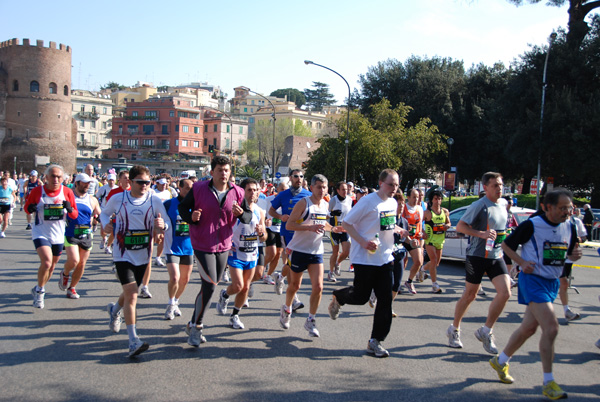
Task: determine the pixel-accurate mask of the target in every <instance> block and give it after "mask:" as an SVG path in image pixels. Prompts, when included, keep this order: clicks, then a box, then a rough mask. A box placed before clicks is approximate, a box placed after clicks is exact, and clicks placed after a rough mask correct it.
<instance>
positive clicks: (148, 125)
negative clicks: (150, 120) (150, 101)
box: [142, 124, 154, 134]
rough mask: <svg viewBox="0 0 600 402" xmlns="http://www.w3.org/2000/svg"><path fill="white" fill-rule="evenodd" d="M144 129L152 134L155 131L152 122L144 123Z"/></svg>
mask: <svg viewBox="0 0 600 402" xmlns="http://www.w3.org/2000/svg"><path fill="white" fill-rule="evenodd" d="M142 129H143V130H144V133H145V134H151V133H153V132H154V126H153V125H151V124H144V126H143V127H142Z"/></svg>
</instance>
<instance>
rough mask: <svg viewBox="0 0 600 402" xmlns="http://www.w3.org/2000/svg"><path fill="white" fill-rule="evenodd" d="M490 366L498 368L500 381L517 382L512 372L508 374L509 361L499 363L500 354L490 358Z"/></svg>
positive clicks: (506, 382)
mask: <svg viewBox="0 0 600 402" xmlns="http://www.w3.org/2000/svg"><path fill="white" fill-rule="evenodd" d="M490 366H492V368H493V369H494V370H496V373H498V377H500V381H502V382H503V383H505V384H512V383H513V382H515V379H514V378H512V377H511V376H510V374H508V363H505V364H504V365H500V363H498V356H494V357H493V358H491V359H490ZM557 386H558V385H557ZM544 392H545V391H544ZM544 395H545V394H544Z"/></svg>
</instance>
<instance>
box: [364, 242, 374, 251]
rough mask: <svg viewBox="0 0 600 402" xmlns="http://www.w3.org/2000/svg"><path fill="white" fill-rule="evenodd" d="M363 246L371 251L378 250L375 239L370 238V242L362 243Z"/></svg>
mask: <svg viewBox="0 0 600 402" xmlns="http://www.w3.org/2000/svg"><path fill="white" fill-rule="evenodd" d="M362 247H363V248H364V249H367V250H369V251H375V250H377V243H375V242H374V241H373V240H369V241H368V242H365V243H364V244H362Z"/></svg>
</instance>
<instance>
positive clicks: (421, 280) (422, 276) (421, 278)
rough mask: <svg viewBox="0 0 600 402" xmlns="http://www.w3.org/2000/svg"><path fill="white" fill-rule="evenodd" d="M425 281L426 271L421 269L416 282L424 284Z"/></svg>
mask: <svg viewBox="0 0 600 402" xmlns="http://www.w3.org/2000/svg"><path fill="white" fill-rule="evenodd" d="M424 280H425V271H423V268H421V269H419V272H417V276H416V277H415V282H423V281H424Z"/></svg>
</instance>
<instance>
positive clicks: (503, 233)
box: [494, 232, 506, 245]
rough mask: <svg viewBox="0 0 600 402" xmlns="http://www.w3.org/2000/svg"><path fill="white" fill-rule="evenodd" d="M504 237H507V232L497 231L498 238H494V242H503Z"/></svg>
mask: <svg viewBox="0 0 600 402" xmlns="http://www.w3.org/2000/svg"><path fill="white" fill-rule="evenodd" d="M504 239H506V232H496V240H494V244H496V245H498V244H502V242H503V241H504Z"/></svg>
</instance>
